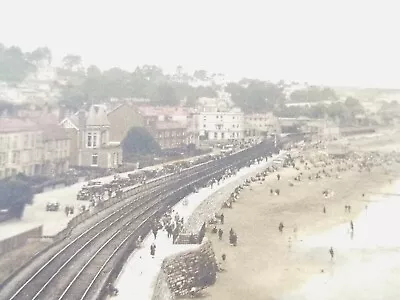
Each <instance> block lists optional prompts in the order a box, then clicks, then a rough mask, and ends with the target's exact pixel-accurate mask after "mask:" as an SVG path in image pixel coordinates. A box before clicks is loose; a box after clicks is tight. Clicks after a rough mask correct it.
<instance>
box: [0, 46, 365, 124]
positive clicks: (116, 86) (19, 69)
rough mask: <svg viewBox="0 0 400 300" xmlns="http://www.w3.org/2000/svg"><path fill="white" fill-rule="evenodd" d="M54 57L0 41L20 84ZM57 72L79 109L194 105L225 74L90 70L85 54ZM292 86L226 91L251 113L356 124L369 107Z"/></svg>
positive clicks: (256, 83)
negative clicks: (144, 103)
mask: <svg viewBox="0 0 400 300" xmlns="http://www.w3.org/2000/svg"><path fill="white" fill-rule="evenodd" d="M51 58H52V55H51V52H50V50H49V49H48V48H38V49H36V50H35V51H33V52H31V53H28V52H27V53H24V52H22V51H21V49H20V48H18V47H14V46H12V47H9V48H7V47H5V46H3V45H0V81H4V82H8V83H15V82H20V81H22V80H23V79H25V78H26V76H27V75H29V74H30V73H32V72H36V70H37V66H39V65H40V64H43V63H48V64H49V63H51ZM57 75H58V76H57V82H56V83H55V84H57V85H58V87H59V89H60V91H61V96H60V104H63V105H65V106H67V107H69V108H71V109H74V110H76V109H78V108H80V107H82V105H84V104H85V103H102V102H104V101H108V100H109V99H111V98H119V99H121V98H146V99H149V100H150V101H151V104H153V105H169V106H175V105H179V104H180V103H185V105H186V106H194V105H195V104H196V101H197V100H198V99H199V98H200V97H216V96H217V93H218V91H220V90H221V89H222V86H220V85H219V84H218V83H217V82H218V81H217V80H214V79H216V78H217V77H218V76H222V74H209V73H208V72H207V71H205V70H197V71H195V72H194V73H193V74H188V73H185V72H184V70H183V68H182V67H180V66H179V67H178V68H177V69H176V72H175V73H174V74H166V73H164V72H163V70H162V69H161V68H159V67H157V66H154V65H144V66H140V67H137V68H136V69H135V71H133V72H130V71H126V70H123V69H120V68H112V69H109V70H104V71H102V70H100V69H99V68H98V67H97V66H94V65H92V66H89V67H88V68H85V67H84V66H83V62H82V58H81V57H80V56H79V55H72V54H70V55H67V56H65V57H64V59H63V64H62V66H61V67H59V68H58V69H57ZM194 81H196V82H197V83H200V84H201V83H202V82H207V84H206V83H204V84H203V85H200V86H196V87H195V86H193V84H192V83H193V82H194ZM293 85H297V83H288V82H285V81H282V80H281V81H279V82H277V83H274V82H268V81H262V80H257V79H247V78H245V79H242V80H240V81H239V82H228V83H227V84H226V86H225V87H224V89H225V91H226V92H228V93H230V94H231V99H232V101H233V103H234V104H235V105H237V106H238V107H240V108H241V109H242V110H243V111H244V112H247V113H251V112H269V111H272V112H274V113H275V114H277V115H279V116H288V117H296V116H301V115H304V116H310V117H323V116H329V117H331V118H336V119H339V120H341V121H343V122H351V120H352V119H353V118H354V116H355V115H356V114H358V113H362V112H363V110H364V109H363V107H362V105H361V104H360V101H358V100H357V99H354V98H348V99H347V101H346V102H345V103H342V102H339V101H338V99H339V97H338V96H337V94H336V93H335V91H334V90H333V89H331V88H328V87H317V86H309V87H307V88H303V89H299V90H295V91H293V92H292V93H290V94H288V91H289V90H290V89H291V88H292V86H293ZM300 102H308V103H319V104H318V105H315V106H309V107H304V106H303V107H300V106H297V107H294V106H290V105H289V103H300ZM3 106H4V105H3ZM0 110H1V103H0Z"/></svg>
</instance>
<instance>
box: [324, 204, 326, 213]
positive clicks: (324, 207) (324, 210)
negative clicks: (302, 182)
mask: <svg viewBox="0 0 400 300" xmlns="http://www.w3.org/2000/svg"><path fill="white" fill-rule="evenodd" d="M323 212H324V214H326V208H325V206H324V209H323Z"/></svg>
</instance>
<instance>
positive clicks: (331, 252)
mask: <svg viewBox="0 0 400 300" xmlns="http://www.w3.org/2000/svg"><path fill="white" fill-rule="evenodd" d="M329 254H330V255H331V260H332V259H333V257H334V256H335V252H333V248H332V247H331V248H330V249H329Z"/></svg>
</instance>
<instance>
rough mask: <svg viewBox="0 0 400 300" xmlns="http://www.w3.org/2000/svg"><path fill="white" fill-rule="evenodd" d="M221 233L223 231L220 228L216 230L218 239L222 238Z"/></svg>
mask: <svg viewBox="0 0 400 300" xmlns="http://www.w3.org/2000/svg"><path fill="white" fill-rule="evenodd" d="M223 233H224V231H223V230H222V229H221V228H220V229H219V230H218V238H219V239H220V240H222V235H223Z"/></svg>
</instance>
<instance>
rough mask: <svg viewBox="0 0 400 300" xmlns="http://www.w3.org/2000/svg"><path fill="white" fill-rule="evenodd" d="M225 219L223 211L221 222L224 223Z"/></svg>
mask: <svg viewBox="0 0 400 300" xmlns="http://www.w3.org/2000/svg"><path fill="white" fill-rule="evenodd" d="M224 220H225V216H224V214H223V213H222V214H221V224H222V225H223V224H224Z"/></svg>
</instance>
